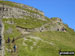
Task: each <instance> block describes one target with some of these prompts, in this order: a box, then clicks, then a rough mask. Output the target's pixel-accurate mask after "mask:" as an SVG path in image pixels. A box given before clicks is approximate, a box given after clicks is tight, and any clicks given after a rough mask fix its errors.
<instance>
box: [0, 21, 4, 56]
mask: <svg viewBox="0 0 75 56" xmlns="http://www.w3.org/2000/svg"><path fill="white" fill-rule="evenodd" d="M3 32H4V24H3V23H2V21H1V20H0V36H1V39H2V40H1V46H0V47H1V50H0V56H4V53H5V52H4V42H5V41H4V35H3Z"/></svg>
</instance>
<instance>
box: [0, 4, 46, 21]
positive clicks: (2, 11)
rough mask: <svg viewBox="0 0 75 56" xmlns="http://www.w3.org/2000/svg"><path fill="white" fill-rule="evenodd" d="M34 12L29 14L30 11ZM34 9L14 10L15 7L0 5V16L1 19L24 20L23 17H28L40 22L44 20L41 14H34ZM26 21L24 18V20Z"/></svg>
mask: <svg viewBox="0 0 75 56" xmlns="http://www.w3.org/2000/svg"><path fill="white" fill-rule="evenodd" d="M30 10H31V11H33V10H34V11H35V12H31V11H30ZM36 11H38V10H35V9H34V8H32V9H31V8H29V7H28V9H26V8H25V9H21V8H16V7H11V6H8V5H4V6H3V5H2V4H0V15H1V16H3V18H25V16H30V17H32V18H37V19H41V20H45V17H44V15H43V13H42V12H39V14H38V13H36ZM25 19H26V18H25Z"/></svg>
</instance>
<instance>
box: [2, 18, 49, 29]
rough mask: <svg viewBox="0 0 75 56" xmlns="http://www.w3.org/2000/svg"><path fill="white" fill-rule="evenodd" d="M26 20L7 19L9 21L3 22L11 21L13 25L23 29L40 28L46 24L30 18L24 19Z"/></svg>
mask: <svg viewBox="0 0 75 56" xmlns="http://www.w3.org/2000/svg"><path fill="white" fill-rule="evenodd" d="M26 18H28V19H23V18H22V19H21V18H19V19H15V18H13V19H12V18H9V19H3V20H4V21H13V22H14V23H15V25H16V26H20V27H23V28H31V29H33V28H37V27H40V26H42V25H43V24H45V23H48V21H42V20H40V19H36V18H31V17H26Z"/></svg>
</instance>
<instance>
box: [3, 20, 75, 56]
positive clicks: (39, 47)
mask: <svg viewBox="0 0 75 56" xmlns="http://www.w3.org/2000/svg"><path fill="white" fill-rule="evenodd" d="M8 20H10V19H8ZM5 21H7V19H3V22H4V25H5V33H4V36H5V40H7V38H8V37H10V38H11V39H12V38H13V37H15V38H16V37H18V36H19V37H22V36H21V33H20V32H19V31H17V29H16V25H17V24H14V25H13V24H7V23H5ZM27 21H28V20H27ZM32 21H33V20H32ZM15 22H17V21H16V20H15ZM23 22H26V21H23V20H22V23H23ZM29 22H30V20H29ZM29 22H28V23H29ZM22 23H21V24H22ZM30 23H31V22H30ZM37 23H38V24H39V22H37ZM28 25H29V24H28ZM33 25H34V24H33ZM35 25H37V24H35ZM35 25H34V26H35ZM21 26H22V25H21ZM8 28H12V29H14V30H13V32H12V33H11V34H7V33H6V30H7V29H8ZM66 29H67V31H68V32H33V33H31V35H30V37H26V39H27V40H24V38H20V39H18V40H16V42H15V44H16V45H17V52H16V53H10V52H7V51H6V56H11V55H14V56H17V55H18V56H58V55H59V54H58V50H59V49H61V50H64V51H66V50H68V51H71V50H72V51H73V50H74V51H75V45H74V44H75V32H73V30H71V29H70V28H68V27H66ZM32 35H33V36H35V38H36V39H35V38H31V36H32ZM38 38H40V39H42V40H43V41H42V40H40V39H38ZM34 42H35V43H36V45H33V44H34ZM23 43H25V44H26V45H23ZM12 46H13V44H12V43H10V44H9V46H8V44H7V43H6V48H8V47H9V49H11V50H12V49H13V48H12ZM31 47H33V49H32V50H31Z"/></svg>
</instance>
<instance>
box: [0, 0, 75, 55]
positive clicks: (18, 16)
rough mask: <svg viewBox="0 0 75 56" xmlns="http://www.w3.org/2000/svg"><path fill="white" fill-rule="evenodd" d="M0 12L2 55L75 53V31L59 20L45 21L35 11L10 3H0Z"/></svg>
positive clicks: (45, 19)
mask: <svg viewBox="0 0 75 56" xmlns="http://www.w3.org/2000/svg"><path fill="white" fill-rule="evenodd" d="M0 12H1V13H0V17H1V19H2V21H3V24H4V28H5V29H4V39H5V56H59V54H58V53H59V50H60V49H61V50H62V51H75V45H74V44H75V32H74V30H73V29H71V28H69V27H68V25H66V24H64V23H63V22H62V20H61V19H60V18H58V17H53V18H48V17H46V16H44V13H43V12H42V11H39V10H38V9H35V8H33V7H30V6H27V5H23V4H18V3H14V2H9V1H0ZM8 37H9V38H10V39H11V43H9V44H8V43H7V39H8ZM13 38H14V39H15V42H14V43H12V39H13ZM14 44H15V45H16V46H17V51H16V52H13V45H14Z"/></svg>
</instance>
